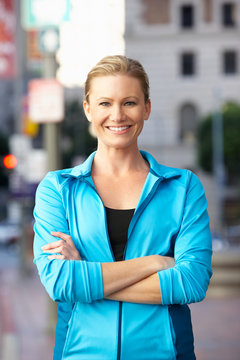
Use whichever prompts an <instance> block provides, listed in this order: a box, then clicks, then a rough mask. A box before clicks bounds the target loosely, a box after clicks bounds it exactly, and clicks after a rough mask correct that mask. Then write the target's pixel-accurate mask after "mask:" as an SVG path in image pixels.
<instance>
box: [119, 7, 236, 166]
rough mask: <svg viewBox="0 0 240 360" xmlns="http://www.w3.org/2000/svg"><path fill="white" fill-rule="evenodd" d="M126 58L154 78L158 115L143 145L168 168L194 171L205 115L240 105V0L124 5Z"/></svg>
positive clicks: (154, 110)
mask: <svg viewBox="0 0 240 360" xmlns="http://www.w3.org/2000/svg"><path fill="white" fill-rule="evenodd" d="M125 5H126V27H125V41H126V43H125V46H126V55H127V56H129V57H133V58H136V59H138V60H140V61H141V62H142V63H143V65H144V67H145V69H146V71H147V73H148V74H149V77H150V86H151V100H152V115H151V119H150V120H149V121H148V123H146V126H145V131H144V133H143V134H142V137H141V146H142V147H144V148H146V149H148V150H150V151H151V152H152V153H154V154H155V155H156V156H157V158H158V159H159V160H160V161H161V162H162V163H164V164H167V165H170V166H178V167H187V168H193V169H196V168H197V165H196V146H195V132H196V128H197V124H198V122H199V121H200V119H201V118H202V116H204V115H205V114H207V113H209V112H212V111H214V110H215V109H216V108H219V107H220V106H221V104H223V103H225V102H227V101H236V102H240V59H239V52H240V36H239V35H240V1H239V0H235V1H224V0H201V1H198V0H189V1H186V0H131V1H128V0H126V3H125Z"/></svg>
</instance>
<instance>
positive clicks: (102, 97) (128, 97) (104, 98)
mask: <svg viewBox="0 0 240 360" xmlns="http://www.w3.org/2000/svg"><path fill="white" fill-rule="evenodd" d="M130 98H131V99H136V100H137V99H138V97H137V96H133V95H132V96H131V95H130V96H127V97H125V98H123V100H127V99H130ZM99 100H112V99H111V98H108V97H105V96H101V97H100V98H98V99H97V101H99Z"/></svg>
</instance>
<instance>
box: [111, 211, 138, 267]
mask: <svg viewBox="0 0 240 360" xmlns="http://www.w3.org/2000/svg"><path fill="white" fill-rule="evenodd" d="M134 211H135V209H129V210H118V209H110V208H107V207H106V214H107V224H108V233H109V238H110V243H111V246H112V250H113V254H114V257H115V260H116V261H120V260H123V255H124V249H125V246H126V242H127V238H128V227H129V224H130V221H131V219H132V216H133V213H134Z"/></svg>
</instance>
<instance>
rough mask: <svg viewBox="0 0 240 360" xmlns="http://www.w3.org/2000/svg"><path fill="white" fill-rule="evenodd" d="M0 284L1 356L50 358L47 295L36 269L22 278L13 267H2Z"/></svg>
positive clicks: (30, 359) (13, 359)
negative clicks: (5, 268)
mask: <svg viewBox="0 0 240 360" xmlns="http://www.w3.org/2000/svg"><path fill="white" fill-rule="evenodd" d="M0 284H1V286H0V324H1V326H0V360H51V359H52V353H53V346H54V339H53V338H51V337H50V336H49V335H48V332H47V316H48V296H47V294H46V292H45V290H44V288H43V286H42V285H41V283H40V281H39V279H38V276H37V274H36V272H35V271H33V273H32V275H31V276H28V277H26V278H24V279H23V278H22V277H21V276H20V274H19V272H18V270H17V269H16V268H10V269H7V270H2V271H1V272H0ZM1 356H2V357H1Z"/></svg>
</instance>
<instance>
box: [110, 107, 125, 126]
mask: <svg viewBox="0 0 240 360" xmlns="http://www.w3.org/2000/svg"><path fill="white" fill-rule="evenodd" d="M110 120H111V121H117V122H121V121H124V120H125V114H124V111H123V108H122V106H121V105H118V104H115V105H113V106H112V107H111V113H110Z"/></svg>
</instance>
